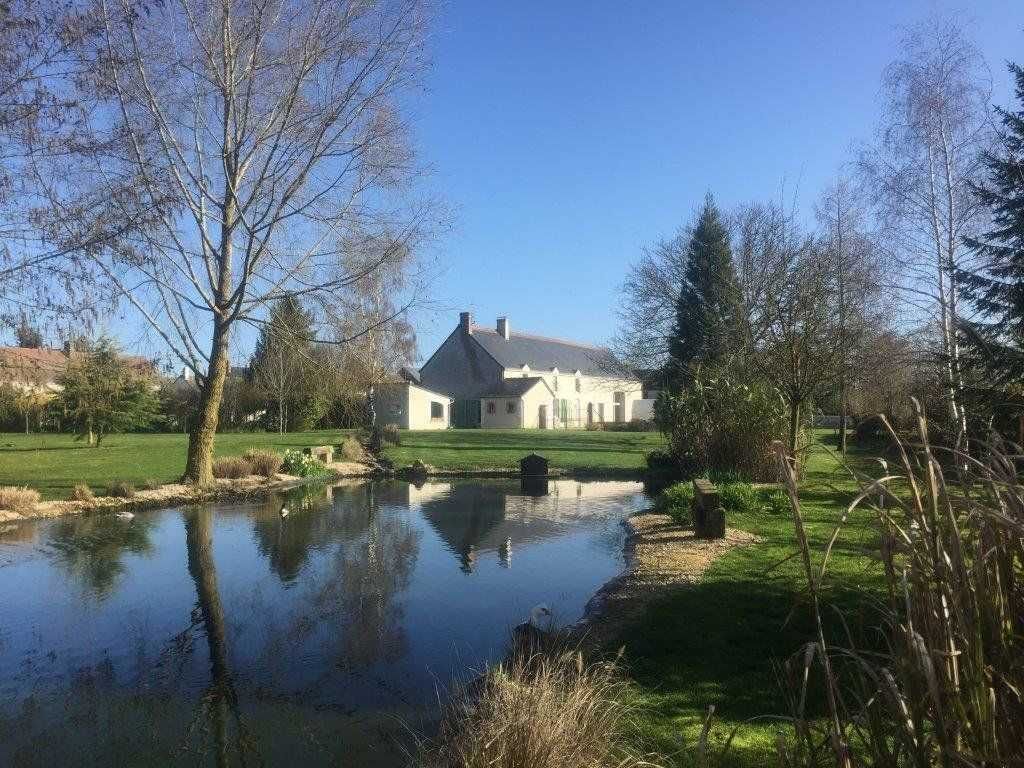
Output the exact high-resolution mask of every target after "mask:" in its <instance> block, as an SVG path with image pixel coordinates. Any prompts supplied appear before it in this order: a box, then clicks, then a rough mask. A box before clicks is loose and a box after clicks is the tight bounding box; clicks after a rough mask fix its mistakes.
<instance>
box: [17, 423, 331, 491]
mask: <svg viewBox="0 0 1024 768" xmlns="http://www.w3.org/2000/svg"><path fill="white" fill-rule="evenodd" d="M345 434H346V432H345V431H343V430H322V431H318V432H295V433H290V434H284V435H279V434H277V433H274V432H245V433H225V434H220V435H217V439H216V443H215V448H214V451H215V453H216V454H217V455H219V456H224V455H231V454H240V453H244V452H245V451H246V449H248V448H250V447H254V446H255V447H260V448H270V449H273V450H277V451H283V450H285V449H287V448H303V447H306V446H310V445H334V444H337V443H340V442H341V440H342V439H343V437H344V435H345ZM187 448H188V436H187V435H183V434H154V435H110V436H108V437H107V438H105V439H104V440H103V442H102V443H101V444H100V446H99V447H98V448H90V447H88V446H87V445H86V444H85V443H84V442H82V441H78V440H75V438H74V437H73V436H71V435H53V434H32V435H25V434H19V433H10V432H5V433H0V485H27V486H30V487H32V488H36V489H37V490H39V492H40V493H41V494H42V495H43V498H44V499H62V498H66V497H67V495H68V492H69V491H70V490H71V488H72V487H73V486H74V485H75V484H76V483H88V484H89V485H90V486H91V487H92V488H93V489H94V490H95V491H97V492H100V491H102V490H103V489H104V488H105V487H106V485H107V483H109V482H112V481H115V480H124V481H127V482H130V483H133V484H135V485H139V484H141V483H143V482H144V481H146V480H156V481H158V482H162V483H167V482H172V481H175V480H177V479H178V478H179V477H180V476H181V473H182V471H183V470H184V468H185V454H186V451H187Z"/></svg>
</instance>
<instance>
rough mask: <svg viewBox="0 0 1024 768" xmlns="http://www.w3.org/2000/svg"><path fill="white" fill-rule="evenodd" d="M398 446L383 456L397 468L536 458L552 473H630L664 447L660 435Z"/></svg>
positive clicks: (417, 438)
mask: <svg viewBox="0 0 1024 768" xmlns="http://www.w3.org/2000/svg"><path fill="white" fill-rule="evenodd" d="M401 440H402V444H401V445H400V446H393V447H389V448H387V449H386V450H385V455H386V456H387V457H388V458H389V459H391V460H392V461H393V462H394V463H395V465H396V466H399V467H401V466H406V465H408V464H411V463H412V462H413V461H415V460H417V459H419V460H420V461H422V462H423V463H425V464H430V465H432V466H434V467H437V468H438V469H451V470H483V469H518V468H519V460H520V459H521V458H523V457H524V456H526V455H527V454H529V453H539V454H540V455H541V456H544V457H545V458H546V459H548V461H549V462H550V466H551V468H553V469H554V468H558V469H566V470H569V469H573V470H594V471H612V472H614V471H632V470H639V469H640V468H642V467H643V466H644V456H646V454H647V453H649V452H650V451H653V450H655V449H656V448H661V447H663V446H664V444H665V441H664V438H663V437H662V436H661V434H660V433H658V432H599V431H596V430H589V431H588V430H554V429H446V430H434V431H431V430H423V431H403V432H402V433H401Z"/></svg>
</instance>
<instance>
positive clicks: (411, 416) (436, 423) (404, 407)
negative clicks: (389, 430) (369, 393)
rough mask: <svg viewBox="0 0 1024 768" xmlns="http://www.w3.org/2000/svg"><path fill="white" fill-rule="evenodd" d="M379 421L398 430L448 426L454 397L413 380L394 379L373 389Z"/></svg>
mask: <svg viewBox="0 0 1024 768" xmlns="http://www.w3.org/2000/svg"><path fill="white" fill-rule="evenodd" d="M374 400H375V407H376V411H377V423H378V424H381V425H385V424H393V425H394V426H396V427H398V428H399V429H447V428H448V426H449V425H450V424H451V407H452V399H451V398H450V397H449V396H448V395H445V394H441V393H440V392H433V391H431V390H429V389H427V388H426V387H421V386H420V385H419V384H415V383H413V382H411V381H395V382H388V383H386V384H381V385H379V386H377V387H375V388H374Z"/></svg>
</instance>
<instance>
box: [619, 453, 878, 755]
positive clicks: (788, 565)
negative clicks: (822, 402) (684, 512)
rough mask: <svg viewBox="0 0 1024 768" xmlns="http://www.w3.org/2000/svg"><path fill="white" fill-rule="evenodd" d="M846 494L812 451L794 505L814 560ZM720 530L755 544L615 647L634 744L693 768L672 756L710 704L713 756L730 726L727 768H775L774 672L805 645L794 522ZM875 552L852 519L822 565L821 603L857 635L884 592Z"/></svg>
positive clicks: (760, 519) (836, 630)
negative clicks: (632, 689) (637, 733)
mask: <svg viewBox="0 0 1024 768" xmlns="http://www.w3.org/2000/svg"><path fill="white" fill-rule="evenodd" d="M819 437H821V434H820V433H819ZM848 462H850V463H851V464H852V465H854V466H856V465H858V464H860V465H862V467H863V468H865V469H866V468H867V464H866V457H864V456H856V455H852V456H849V458H848ZM854 488H855V485H854V481H853V480H852V478H850V476H849V474H848V472H847V471H846V470H844V469H843V468H842V467H841V466H840V463H839V462H838V460H837V459H836V457H835V456H834V455H832V454H830V453H829V452H827V451H826V449H825V448H824V446H821V445H818V446H816V448H815V451H814V453H813V454H812V456H811V458H810V459H809V464H808V470H807V473H806V475H805V478H804V480H803V484H802V492H801V498H802V508H803V512H804V516H805V526H806V528H807V531H808V536H809V538H810V541H811V544H812V547H813V549H814V550H815V551H816V552H817V553H819V556H820V553H822V552H823V551H824V548H825V545H826V544H827V541H828V539H829V537H830V535H831V533H832V531H833V528H834V526H835V525H836V524H837V522H838V521H839V518H840V516H841V514H842V511H843V510H844V509H845V507H846V504H847V503H848V502H849V501H850V500H851V499H852V497H853V493H854ZM728 524H729V525H730V526H734V527H738V528H742V529H745V530H748V531H751V532H753V533H755V534H757V535H758V536H759V537H761V538H762V539H763V541H762V542H760V543H758V544H755V545H753V546H750V547H747V548H744V549H739V550H734V551H733V552H730V553H729V554H727V555H726V556H725V557H723V558H721V559H720V560H718V561H717V562H716V563H715V564H714V565H713V566H712V567H711V568H710V569H709V571H708V573H707V574H706V575H705V576H704V578H703V579H702V580H701V581H700V582H699V583H697V584H695V585H693V586H691V587H685V588H681V589H679V590H678V591H676V592H675V593H674V594H672V595H671V596H669V597H668V598H666V599H665V600H663V601H661V602H659V603H657V604H655V605H653V606H652V607H651V608H650V610H649V611H648V612H647V613H646V615H645V616H644V617H643V619H641V620H640V622H639V624H638V625H636V626H633V627H631V628H629V629H628V630H626V631H625V632H624V634H623V637H622V638H621V642H622V643H624V644H625V645H626V647H627V663H628V664H629V666H630V670H631V674H632V676H633V678H634V680H635V682H636V689H637V695H638V698H639V703H640V704H641V705H642V707H641V711H642V713H643V714H642V718H641V731H642V735H643V737H644V738H645V740H647V741H648V742H649V743H650V744H651V745H652V746H654V747H656V748H658V749H660V750H661V751H663V752H666V753H673V754H675V755H676V761H677V762H676V764H677V765H680V766H682V765H691V764H692V757H693V753H692V751H691V752H690V753H689V755H688V754H687V753H686V752H685V751H683V752H681V751H680V750H692V749H693V747H694V745H695V744H696V743H697V738H698V734H699V732H700V729H701V724H702V722H703V719H704V717H705V715H706V712H707V708H708V705H711V704H713V705H714V706H715V716H714V720H713V723H714V728H713V730H712V732H711V744H712V747H713V748H714V747H715V746H718V747H720V746H721V745H722V744H723V743H724V741H725V739H726V738H727V737H728V734H729V733H730V732H731V731H732V729H733V728H734V727H736V726H739V730H738V732H737V735H736V737H735V739H734V740H733V744H732V747H731V749H730V752H729V754H728V755H727V759H726V760H725V761H724V764H725V765H735V766H763V765H772V764H775V762H776V759H775V756H774V754H775V750H774V738H775V736H774V735H775V732H776V730H777V729H778V728H779V726H778V724H777V723H775V724H773V723H772V722H771V720H770V719H768V718H770V717H771V716H773V715H786V714H788V710H787V706H786V703H785V699H784V697H783V695H782V688H781V685H780V677H779V665H780V664H781V663H782V662H784V661H785V660H786V659H787V658H789V657H790V656H791V655H792V654H793V653H794V652H796V651H797V650H798V649H799V648H800V647H801V645H802V644H803V643H805V642H807V641H808V640H809V639H812V638H813V625H812V623H811V616H810V613H809V610H808V604H807V602H806V600H805V596H806V590H805V589H804V584H805V579H804V578H803V572H802V568H801V564H800V560H799V558H798V557H791V556H793V555H795V554H796V552H797V548H796V539H795V531H794V525H793V522H792V519H791V517H781V516H780V517H773V516H770V515H765V514H761V515H757V516H746V517H744V516H737V515H733V516H730V517H729V519H728ZM876 542H877V535H876V533H875V529H874V527H873V525H872V517H871V514H870V512H866V511H865V512H863V513H860V512H858V513H855V515H854V516H853V518H852V520H851V521H850V522H849V524H848V525H847V526H846V527H845V528H844V529H843V533H842V534H841V536H840V538H839V540H838V542H837V545H836V547H835V548H834V550H833V554H832V557H831V559H830V561H829V567H828V574H829V575H828V576H827V577H826V583H825V592H824V598H823V599H824V601H825V603H826V604H827V605H831V606H835V607H841V608H842V609H843V611H844V616H845V617H846V619H847V621H850V622H851V630H852V631H855V632H856V631H858V625H859V619H861V618H865V617H866V616H869V615H870V613H871V612H870V609H869V604H870V602H871V599H872V598H873V597H874V596H876V595H878V594H879V591H880V590H881V588H882V578H881V573H880V571H879V568H878V567H877V566H876V565H875V560H874V559H873V558H872V557H871V556H870V551H871V550H872V548H874V547H876ZM787 557H790V558H791V559H789V560H788V561H786V562H784V563H782V564H781V565H779V563H780V562H781V561H783V560H785V559H786V558H787ZM826 614H827V618H828V619H829V620H831V621H832V625H831V626H829V627H828V628H827V631H828V632H829V633H830V634H831V635H832V637H834V638H836V639H840V640H841V636H842V632H843V630H842V626H841V624H840V622H839V621H838V619H836V616H835V612H834V611H832V610H831V609H826ZM819 703H820V702H819ZM752 718H761V719H758V720H754V721H753V722H750V721H751V719H752Z"/></svg>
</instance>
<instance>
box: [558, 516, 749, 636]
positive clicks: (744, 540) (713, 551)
mask: <svg viewBox="0 0 1024 768" xmlns="http://www.w3.org/2000/svg"><path fill="white" fill-rule="evenodd" d="M622 524H623V525H624V526H625V527H626V529H627V530H628V531H629V536H628V538H627V539H626V545H625V551H626V569H625V570H624V571H623V573H621V574H620V575H619V576H617V577H615V578H614V579H612V580H611V581H609V582H608V583H607V584H605V585H604V586H603V587H601V589H599V590H598V591H597V593H596V594H595V595H594V596H593V597H592V598H590V600H589V601H588V602H587V606H586V608H585V609H584V613H583V618H582V619H580V621H579V622H578V623H577V624H576V625H575V626H574V627H573V628H572V634H573V635H574V636H576V637H577V638H578V640H579V642H580V643H581V644H583V645H586V646H589V647H591V648H594V649H604V648H607V647H608V646H609V644H610V643H613V642H615V641H617V640H618V639H619V638H620V637H621V636H622V632H623V630H624V629H625V628H626V627H628V626H629V625H630V624H632V623H634V622H635V621H636V620H638V619H639V618H640V616H641V615H642V614H643V612H644V610H645V609H646V608H647V606H648V605H650V604H651V603H653V602H655V601H656V600H659V599H660V598H662V597H664V596H665V595H668V594H669V593H671V592H673V591H674V590H676V589H678V588H679V587H681V586H685V585H687V584H694V583H696V582H698V581H700V579H701V577H702V576H703V575H704V572H705V571H707V569H708V568H709V567H710V566H711V564H712V563H714V562H715V561H716V560H717V559H718V558H720V557H722V555H724V554H726V553H727V552H729V551H730V550H732V549H735V548H736V547H744V546H748V545H750V544H754V543H756V542H757V541H758V538H757V537H756V536H754V535H753V534H752V533H747V532H746V531H741V530H737V529H736V528H727V529H726V531H725V538H724V539H713V540H708V539H698V538H696V536H694V533H693V530H692V529H688V528H682V527H680V526H679V525H676V524H675V523H674V522H673V521H672V518H671V517H669V516H668V515H659V514H654V513H650V512H644V513H640V514H638V515H633V516H632V517H628V518H626V519H625V520H623V521H622Z"/></svg>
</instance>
